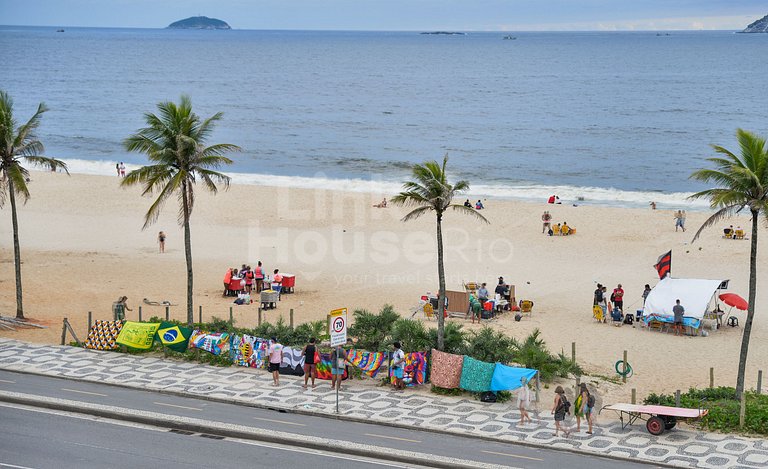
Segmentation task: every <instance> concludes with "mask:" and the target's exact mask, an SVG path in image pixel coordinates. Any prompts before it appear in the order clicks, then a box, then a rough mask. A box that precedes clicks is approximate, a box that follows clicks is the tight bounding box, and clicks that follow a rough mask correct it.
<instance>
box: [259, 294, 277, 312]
mask: <svg viewBox="0 0 768 469" xmlns="http://www.w3.org/2000/svg"><path fill="white" fill-rule="evenodd" d="M260 295H261V297H260V300H261V309H273V308H277V302H278V300H279V299H280V292H277V291H275V290H262V291H261V293H260Z"/></svg>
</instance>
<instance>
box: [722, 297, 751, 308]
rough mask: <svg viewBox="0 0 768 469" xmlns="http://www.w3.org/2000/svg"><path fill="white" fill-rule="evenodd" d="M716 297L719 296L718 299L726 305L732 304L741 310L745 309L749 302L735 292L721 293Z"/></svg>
mask: <svg viewBox="0 0 768 469" xmlns="http://www.w3.org/2000/svg"><path fill="white" fill-rule="evenodd" d="M718 298H720V300H721V301H722V302H723V303H725V304H727V305H728V306H732V307H734V308H736V309H740V310H742V311H746V310H747V308H749V303H747V300H745V299H744V298H742V297H740V296H739V295H737V294H736V293H723V294H722V295H720V296H719V297H718Z"/></svg>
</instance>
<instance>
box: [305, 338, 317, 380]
mask: <svg viewBox="0 0 768 469" xmlns="http://www.w3.org/2000/svg"><path fill="white" fill-rule="evenodd" d="M301 356H302V357H304V386H303V388H304V389H307V382H308V381H309V378H312V388H314V387H315V378H317V360H316V358H317V347H316V346H315V338H314V337H312V338H311V339H309V343H308V344H307V345H305V346H304V348H303V349H302V350H301Z"/></svg>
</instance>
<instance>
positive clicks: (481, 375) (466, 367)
mask: <svg viewBox="0 0 768 469" xmlns="http://www.w3.org/2000/svg"><path fill="white" fill-rule="evenodd" d="M495 368H496V364H495V363H486V362H481V361H480V360H475V359H474V358H472V357H468V356H466V355H464V363H463V364H462V366H461V383H460V385H459V387H461V389H464V390H466V391H472V392H484V391H490V389H491V379H492V378H493V371H494V369H495Z"/></svg>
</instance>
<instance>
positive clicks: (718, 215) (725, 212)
mask: <svg viewBox="0 0 768 469" xmlns="http://www.w3.org/2000/svg"><path fill="white" fill-rule="evenodd" d="M743 208H744V206H743V205H729V206H727V207H723V208H721V209H720V210H718V211H717V212H715V213H714V214H713V215H712V216H710V217H709V218H707V220H706V221H705V222H704V223H702V224H701V227H699V229H698V231H696V234H695V235H693V239H692V240H691V244H693V243H695V242H696V240H697V239H699V236H701V233H702V231H704V230H705V229H706V228H709V227H710V226H713V225H714V224H715V223H717V222H719V221H721V220H723V219H725V218H728V217H729V216H732V215H734V214H735V213H736V212H738V211H739V210H741V209H743Z"/></svg>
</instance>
